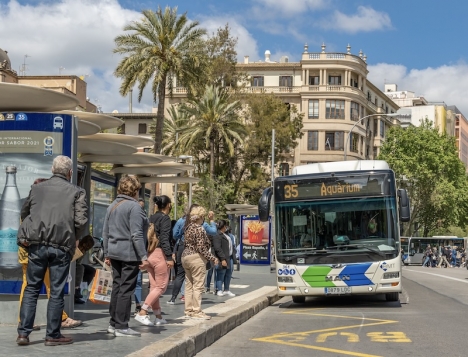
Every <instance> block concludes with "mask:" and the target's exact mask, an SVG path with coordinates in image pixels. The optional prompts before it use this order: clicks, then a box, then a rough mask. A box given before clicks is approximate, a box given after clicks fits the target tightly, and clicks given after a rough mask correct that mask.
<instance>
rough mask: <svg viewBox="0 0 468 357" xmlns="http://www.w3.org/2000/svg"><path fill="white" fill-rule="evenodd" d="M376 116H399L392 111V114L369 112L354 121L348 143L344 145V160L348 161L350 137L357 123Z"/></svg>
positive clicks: (347, 139) (347, 138)
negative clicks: (347, 153)
mask: <svg viewBox="0 0 468 357" xmlns="http://www.w3.org/2000/svg"><path fill="white" fill-rule="evenodd" d="M375 116H385V117H395V116H398V113H392V114H384V113H376V114H369V115H366V116H364V117H362V118H361V119H359V120H358V121H357V122H356V123H354V125H353V127H352V128H351V130H350V131H349V133H348V136H347V137H346V144H345V147H344V161H346V159H347V155H346V152H347V149H348V145H349V138H350V137H351V133H352V132H353V129H354V128H355V127H356V125H358V124H359V123H360V122H361V121H363V120H364V119H366V118H370V117H375ZM374 135H375V133H374Z"/></svg>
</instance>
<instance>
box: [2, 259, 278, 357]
mask: <svg viewBox="0 0 468 357" xmlns="http://www.w3.org/2000/svg"><path fill="white" fill-rule="evenodd" d="M242 269H243V267H241V271H234V274H233V275H234V277H233V280H232V283H231V291H232V292H233V293H235V294H236V295H237V296H236V297H234V298H228V297H218V296H215V295H213V294H204V295H203V302H202V308H203V310H204V311H205V312H206V313H208V314H210V315H212V316H214V317H215V316H220V317H215V318H213V320H211V321H214V322H215V321H217V320H220V319H221V317H222V316H224V314H226V313H227V312H231V314H232V313H234V314H236V313H239V314H240V311H241V309H240V307H241V306H243V304H247V303H248V302H251V301H253V299H256V298H257V299H258V298H259V297H263V296H264V295H266V294H271V292H272V291H274V290H275V289H274V287H275V286H276V280H275V274H268V273H260V274H258V273H254V272H252V268H249V269H245V271H243V270H242ZM170 291H171V286H169V288H168V291H167V292H166V294H165V295H164V297H162V298H161V306H162V309H163V315H164V317H165V318H166V320H168V324H167V325H163V326H158V327H147V326H143V325H141V324H140V323H138V322H137V321H135V320H134V319H131V321H130V327H132V328H134V329H135V330H138V331H140V332H141V333H142V336H141V337H139V338H127V337H121V338H116V337H114V336H113V335H110V334H108V333H107V332H106V329H107V326H108V322H109V314H108V311H107V305H95V304H92V303H90V302H87V303H86V304H84V305H76V306H75V319H80V320H83V321H84V324H83V325H82V326H80V327H78V328H75V329H72V330H63V331H62V333H63V334H64V335H66V336H70V337H72V338H73V339H74V343H73V344H72V345H68V346H56V347H46V346H44V335H45V328H44V329H42V330H41V331H37V332H33V333H32V334H31V335H30V340H31V344H30V345H29V346H26V347H20V346H17V345H16V343H15V340H16V337H17V333H16V326H13V325H2V324H0V345H1V346H2V351H1V353H0V355H2V356H9V357H16V356H18V357H19V356H28V357H29V356H31V357H41V356H48V357H63V356H64V355H66V356H67V357H70V356H77V357H78V356H86V357H89V356H126V355H128V354H132V353H133V352H137V351H139V350H141V349H144V348H145V347H146V352H147V353H146V355H148V353H150V354H151V355H155V353H156V351H157V350H158V349H159V347H157V346H156V350H155V348H154V347H153V348H151V345H152V344H154V343H159V346H165V345H168V344H170V343H174V341H172V342H171V341H170V339H169V340H168V342H167V343H166V342H163V343H162V345H161V341H162V340H164V339H166V338H170V337H171V336H174V335H176V334H178V333H183V332H184V330H190V329H193V327H194V325H196V323H195V321H192V320H185V319H183V318H182V316H183V315H184V303H183V302H182V301H180V300H178V301H177V302H176V304H175V305H168V304H166V302H167V301H168V300H169V296H170V295H171V294H170ZM0 308H1V306H0ZM132 308H133V306H132ZM256 312H258V311H256ZM256 312H255V313H256ZM202 322H203V321H202ZM205 322H206V321H205ZM177 336H178V335H177ZM177 339H178V340H180V338H179V337H177Z"/></svg>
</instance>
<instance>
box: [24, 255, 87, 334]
mask: <svg viewBox="0 0 468 357" xmlns="http://www.w3.org/2000/svg"><path fill="white" fill-rule="evenodd" d="M18 261H19V262H20V263H21V265H22V267H23V285H22V286H21V293H20V300H19V306H21V302H22V301H23V294H24V289H25V288H26V285H27V283H28V282H27V279H26V270H27V268H28V252H27V250H26V249H24V248H23V247H19V248H18ZM44 285H45V287H46V292H47V297H48V298H49V297H50V278H49V270H47V272H46V274H45V277H44ZM19 321H20V319H19V315H18V322H19ZM81 324H83V322H82V321H80V320H73V319H72V318H70V317H68V315H67V313H66V312H65V310H64V311H62V328H74V327H78V326H80V325H81ZM39 329H40V327H39V326H34V330H39Z"/></svg>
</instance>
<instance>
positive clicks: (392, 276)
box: [383, 271, 400, 279]
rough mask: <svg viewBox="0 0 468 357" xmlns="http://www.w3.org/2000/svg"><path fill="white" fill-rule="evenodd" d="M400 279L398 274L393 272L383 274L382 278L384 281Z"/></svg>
mask: <svg viewBox="0 0 468 357" xmlns="http://www.w3.org/2000/svg"><path fill="white" fill-rule="evenodd" d="M399 277H400V272H399V271H395V272H391V273H390V272H389V273H384V275H383V278H384V279H397V278H399Z"/></svg>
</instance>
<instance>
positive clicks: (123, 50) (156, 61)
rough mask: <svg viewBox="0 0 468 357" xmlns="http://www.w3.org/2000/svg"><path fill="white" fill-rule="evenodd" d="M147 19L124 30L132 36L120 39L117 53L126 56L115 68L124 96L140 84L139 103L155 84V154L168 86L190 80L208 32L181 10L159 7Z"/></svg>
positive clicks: (158, 149)
mask: <svg viewBox="0 0 468 357" xmlns="http://www.w3.org/2000/svg"><path fill="white" fill-rule="evenodd" d="M142 13H143V18H142V19H141V20H140V21H134V22H132V23H130V24H128V25H126V26H125V27H124V31H129V32H130V33H127V34H123V35H120V36H117V37H116V38H115V43H116V45H117V47H116V48H115V49H114V53H119V54H122V55H124V56H125V57H124V58H123V59H122V60H121V61H120V63H119V64H118V66H117V68H116V69H115V72H114V74H115V76H117V77H119V78H122V84H121V86H120V94H121V95H123V96H125V95H127V94H128V92H129V91H130V90H131V89H132V88H133V87H134V85H135V84H136V83H138V90H139V92H138V101H141V98H142V96H143V90H144V89H145V87H146V86H147V85H148V83H149V82H151V90H152V92H153V101H154V102H156V101H157V102H158V112H157V115H156V129H155V134H154V141H155V143H154V152H155V153H160V152H161V147H162V140H163V129H164V114H165V112H164V110H165V108H164V101H165V98H166V86H167V87H168V89H169V91H170V92H172V85H173V79H174V78H177V79H179V80H182V81H184V80H185V81H186V82H187V81H188V80H189V79H190V78H191V77H193V75H194V72H196V68H197V66H199V64H200V61H199V57H198V55H199V52H198V51H196V50H193V49H194V47H196V48H199V46H197V44H199V43H200V41H201V39H202V36H203V35H205V30H203V29H201V28H199V27H197V26H198V22H197V21H193V22H189V21H188V19H187V16H186V13H184V14H183V15H180V16H178V15H177V7H174V8H170V7H166V8H165V10H164V12H163V11H162V10H161V8H160V7H158V10H157V11H156V12H154V11H152V10H144V11H143V12H142Z"/></svg>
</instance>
